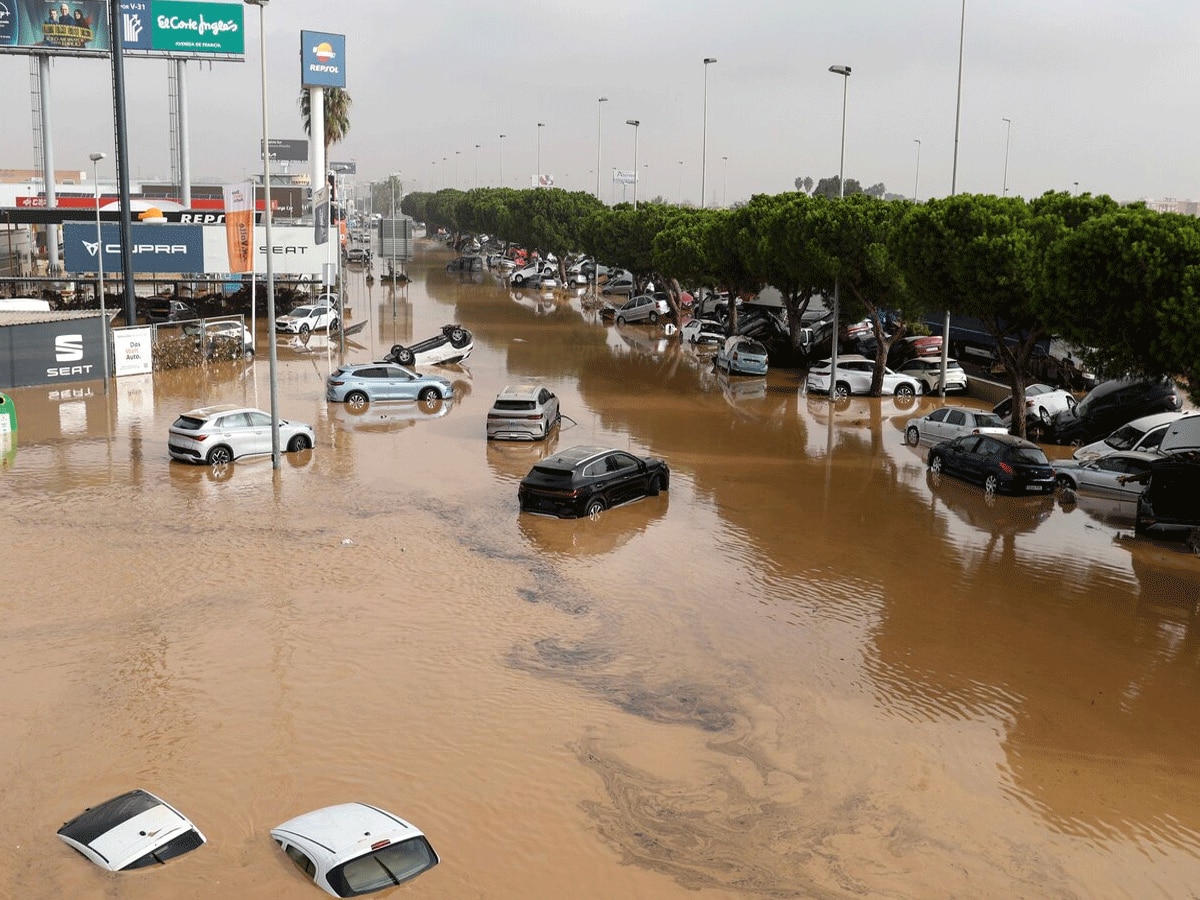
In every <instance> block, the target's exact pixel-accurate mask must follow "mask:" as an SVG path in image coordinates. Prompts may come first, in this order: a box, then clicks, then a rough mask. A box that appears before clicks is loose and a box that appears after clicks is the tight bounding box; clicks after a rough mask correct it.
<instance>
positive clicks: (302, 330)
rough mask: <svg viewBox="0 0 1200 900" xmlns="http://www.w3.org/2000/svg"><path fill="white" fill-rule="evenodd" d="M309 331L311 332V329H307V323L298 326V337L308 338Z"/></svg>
mask: <svg viewBox="0 0 1200 900" xmlns="http://www.w3.org/2000/svg"><path fill="white" fill-rule="evenodd" d="M310 331H312V329H311V328H309V327H308V323H307V322H305V323H304V324H303V325H301V326H300V337H308V333H309V332H310Z"/></svg>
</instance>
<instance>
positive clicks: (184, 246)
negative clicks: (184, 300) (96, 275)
mask: <svg viewBox="0 0 1200 900" xmlns="http://www.w3.org/2000/svg"><path fill="white" fill-rule="evenodd" d="M204 228H205V226H203V225H175V224H171V223H165V224H158V225H147V224H145V223H139V222H135V223H133V224H132V226H131V229H132V230H131V232H130V237H131V238H132V239H133V245H132V257H133V271H134V272H135V273H139V274H140V273H162V274H170V273H183V272H187V273H192V272H202V271H204ZM220 231H221V234H222V237H224V232H225V230H224V228H221V229H220ZM62 233H63V267H64V268H65V269H66V271H68V272H70V273H72V274H79V273H84V272H95V271H97V267H96V262H97V259H98V257H99V255H100V253H101V252H103V254H104V271H105V273H106V274H107V273H111V274H112V275H117V274H119V273H121V272H123V271H124V269H123V267H122V265H121V226H120V225H119V224H118V223H116V222H105V223H103V224H102V225H101V232H100V234H101V240H97V239H96V224H95V223H94V222H92V223H88V224H85V223H83V222H66V223H64V224H63V229H62ZM222 271H229V270H228V269H224V270H222Z"/></svg>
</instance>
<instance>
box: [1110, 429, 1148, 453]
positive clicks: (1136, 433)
mask: <svg viewBox="0 0 1200 900" xmlns="http://www.w3.org/2000/svg"><path fill="white" fill-rule="evenodd" d="M1145 433H1146V432H1144V431H1142V430H1141V429H1140V428H1134V427H1133V426H1132V425H1122V426H1121V427H1120V428H1118V429H1117V430H1116V431H1114V432H1113V433H1112V434H1110V435H1109V436H1108V437H1106V438H1105V439H1104V443H1106V444H1108V446H1110V447H1112V448H1113V449H1114V450H1132V449H1133V446H1134V444H1136V443H1137V442H1138V441H1139V440H1141V437H1142V435H1143V434H1145Z"/></svg>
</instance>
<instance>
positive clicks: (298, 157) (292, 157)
mask: <svg viewBox="0 0 1200 900" xmlns="http://www.w3.org/2000/svg"><path fill="white" fill-rule="evenodd" d="M268 143H269V144H270V147H271V159H274V160H277V161H279V162H307V161H308V141H297V140H292V139H290V138H287V139H280V138H270V139H269V141H268ZM258 158H259V159H262V139H261V138H259V141H258Z"/></svg>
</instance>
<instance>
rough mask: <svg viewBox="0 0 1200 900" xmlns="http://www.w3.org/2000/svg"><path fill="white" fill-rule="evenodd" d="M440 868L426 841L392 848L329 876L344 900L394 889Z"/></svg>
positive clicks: (421, 838)
mask: <svg viewBox="0 0 1200 900" xmlns="http://www.w3.org/2000/svg"><path fill="white" fill-rule="evenodd" d="M436 864H437V857H436V856H434V853H433V848H432V847H430V846H429V842H428V841H426V840H425V838H423V837H415V838H411V839H410V840H407V841H403V842H401V843H399V844H389V845H388V846H387V847H384V848H383V849H382V850H376V851H375V852H374V853H369V854H367V855H366V856H360V857H359V858H358V859H352V860H350V861H349V862H348V863H344V864H343V865H341V866H338V867H337V868H336V869H333V870H332V871H331V872H330V873H329V884H330V886H331V887H333V889H334V890H336V891H337V892H338V895H339V896H342V897H354V896H358V895H359V894H366V893H369V892H370V891H378V890H380V889H382V888H386V887H392V886H393V885H397V884H400V883H401V882H403V881H407V880H408V879H410V878H413V877H415V876H417V875H420V874H421V873H422V872H424V871H425V870H426V869H428V868H430V867H431V866H434V865H436Z"/></svg>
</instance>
